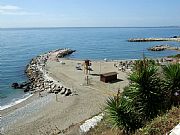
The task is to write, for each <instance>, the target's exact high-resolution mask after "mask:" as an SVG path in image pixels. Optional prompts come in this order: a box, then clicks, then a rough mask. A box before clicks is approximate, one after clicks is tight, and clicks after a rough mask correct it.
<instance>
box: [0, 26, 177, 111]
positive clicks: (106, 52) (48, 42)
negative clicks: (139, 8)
mask: <svg viewBox="0 0 180 135" xmlns="http://www.w3.org/2000/svg"><path fill="white" fill-rule="evenodd" d="M175 35H180V28H27V29H25V28H24V29H0V107H1V108H3V106H4V105H7V104H10V103H14V102H15V101H17V100H19V99H22V98H25V97H27V96H28V94H26V95H25V94H24V92H23V91H22V90H15V89H12V88H11V84H12V83H13V82H22V81H24V80H26V79H27V78H26V75H25V73H24V70H25V67H26V65H27V64H28V63H29V61H30V60H31V59H32V58H33V57H35V56H37V55H39V54H42V53H44V52H47V51H50V50H54V49H58V48H71V49H75V50H77V51H76V52H75V53H74V54H72V55H71V56H70V57H71V58H77V59H87V58H88V59H104V58H107V59H138V58H142V55H143V53H144V54H145V56H147V57H151V58H157V57H164V56H168V55H174V54H177V53H178V52H176V51H162V52H150V51H147V48H149V47H151V46H154V45H159V44H169V45H174V46H179V47H180V42H140V43H138V42H127V40H128V39H129V38H145V37H172V36H175Z"/></svg>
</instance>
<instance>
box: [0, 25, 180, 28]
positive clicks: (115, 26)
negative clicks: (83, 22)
mask: <svg viewBox="0 0 180 135" xmlns="http://www.w3.org/2000/svg"><path fill="white" fill-rule="evenodd" d="M48 28H52V29H53V28H180V26H102V27H101V26H47V27H46V26H44V27H0V29H48Z"/></svg>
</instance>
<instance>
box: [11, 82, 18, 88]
mask: <svg viewBox="0 0 180 135" xmlns="http://www.w3.org/2000/svg"><path fill="white" fill-rule="evenodd" d="M11 87H13V88H14V89H18V88H19V84H18V83H16V82H15V83H12V85H11Z"/></svg>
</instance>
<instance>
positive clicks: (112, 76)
mask: <svg viewBox="0 0 180 135" xmlns="http://www.w3.org/2000/svg"><path fill="white" fill-rule="evenodd" d="M117 74H118V73H117V72H109V73H105V74H101V75H100V81H102V82H105V83H108V82H113V81H116V80H117Z"/></svg>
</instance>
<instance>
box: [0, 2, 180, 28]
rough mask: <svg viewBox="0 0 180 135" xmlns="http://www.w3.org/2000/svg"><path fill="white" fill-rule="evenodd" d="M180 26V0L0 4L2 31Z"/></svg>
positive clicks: (0, 25)
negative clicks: (43, 28) (49, 28)
mask: <svg viewBox="0 0 180 135" xmlns="http://www.w3.org/2000/svg"><path fill="white" fill-rule="evenodd" d="M175 25H176V26H180V0H0V27H86V26H90V27H99V26H100V27H106V26H108V27H118V26H120V27H128V26H175Z"/></svg>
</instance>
